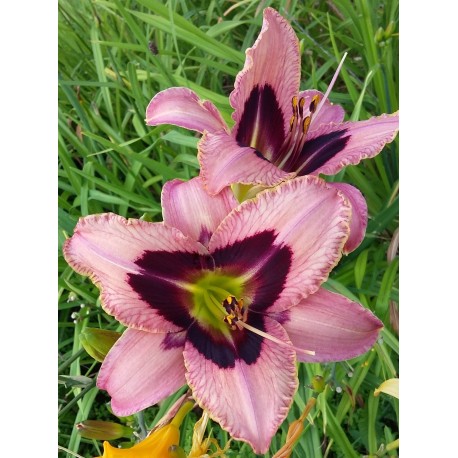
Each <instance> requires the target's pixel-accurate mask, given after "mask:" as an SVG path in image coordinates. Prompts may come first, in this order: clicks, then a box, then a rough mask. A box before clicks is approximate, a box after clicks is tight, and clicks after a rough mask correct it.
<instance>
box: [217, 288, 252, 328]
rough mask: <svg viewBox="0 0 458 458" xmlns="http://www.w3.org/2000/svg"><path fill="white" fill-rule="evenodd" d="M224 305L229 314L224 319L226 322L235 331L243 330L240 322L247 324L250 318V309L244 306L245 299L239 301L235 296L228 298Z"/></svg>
mask: <svg viewBox="0 0 458 458" xmlns="http://www.w3.org/2000/svg"><path fill="white" fill-rule="evenodd" d="M222 305H223V307H224V310H226V313H227V315H226V316H225V317H224V322H225V323H227V324H228V325H229V327H230V328H231V329H232V330H233V331H235V330H236V329H243V327H242V326H241V325H240V321H242V322H245V321H246V320H247V318H248V309H247V308H246V307H245V306H244V305H243V299H240V300H237V299H236V298H235V297H234V296H227V297H226V299H224V301H223V304H222Z"/></svg>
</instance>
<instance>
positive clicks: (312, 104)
mask: <svg viewBox="0 0 458 458" xmlns="http://www.w3.org/2000/svg"><path fill="white" fill-rule="evenodd" d="M319 101H320V96H319V95H318V94H317V95H314V96H313V98H312V101H311V102H310V106H309V110H310V113H312V114H313V113H315V110H316V107H317V106H318V102H319Z"/></svg>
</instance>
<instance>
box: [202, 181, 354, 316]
mask: <svg viewBox="0 0 458 458" xmlns="http://www.w3.org/2000/svg"><path fill="white" fill-rule="evenodd" d="M350 217H351V209H350V205H349V203H348V202H347V200H346V199H345V198H344V197H343V196H342V195H341V194H340V193H339V192H338V191H337V190H336V189H331V188H330V187H328V186H327V184H326V182H325V181H324V180H321V179H319V178H317V177H312V176H306V177H299V178H295V179H293V180H290V181H287V182H286V183H282V184H281V185H279V186H277V187H276V188H274V189H271V190H266V191H263V192H261V193H260V194H258V195H257V197H256V198H255V199H252V200H248V201H245V202H243V203H242V204H241V205H240V207H238V210H237V211H234V212H232V213H230V214H229V215H228V217H227V218H226V219H224V220H223V222H222V223H221V225H220V226H219V227H218V229H217V230H216V231H215V232H214V234H213V237H212V239H211V240H210V244H209V251H210V252H211V253H213V252H215V250H217V249H223V248H225V247H228V246H232V245H234V244H235V243H236V242H238V241H241V240H244V239H247V238H249V237H253V240H256V239H257V238H258V239H259V234H262V233H266V232H271V233H273V234H275V239H274V240H275V241H274V245H273V246H272V247H271V248H269V250H268V251H265V250H264V252H265V254H264V255H263V256H262V257H260V258H259V260H257V262H256V263H254V262H253V263H252V265H253V264H254V267H252V268H251V269H250V270H249V271H248V272H246V273H245V274H244V275H245V276H246V277H247V281H249V280H248V279H250V278H251V279H252V280H253V281H254V282H256V281H257V280H256V275H257V273H258V272H261V271H263V270H265V269H267V270H269V269H270V270H272V271H275V269H276V268H277V267H278V266H276V265H272V266H271V267H270V265H269V262H270V260H271V259H272V260H273V261H272V264H275V263H276V262H277V261H274V260H275V259H277V258H276V255H277V254H278V252H279V250H280V249H281V250H282V252H283V253H284V252H285V247H286V250H287V251H288V252H289V253H290V254H289V255H288V260H289V264H287V266H286V267H287V272H288V273H287V277H286V280H285V282H284V285H283V289H282V291H281V292H279V296H278V299H277V300H276V301H275V303H274V304H273V305H272V306H271V307H270V308H269V311H275V310H282V309H286V308H289V307H291V306H292V305H294V304H296V303H298V302H299V301H300V300H301V299H302V298H304V297H307V296H308V295H309V294H313V293H314V292H315V291H316V290H317V289H318V288H319V286H320V285H321V283H323V282H324V281H325V280H326V279H327V277H328V274H329V272H330V271H331V269H332V268H333V267H334V266H335V265H336V264H337V262H338V261H339V259H340V257H341V256H342V248H343V246H344V243H345V242H346V240H347V237H348V233H349V223H350ZM256 234H258V237H254V236H255V235H256ZM226 251H228V250H226ZM243 256H244V254H243V253H237V252H236V253H234V254H232V258H233V259H232V263H233V265H236V264H237V262H238V259H240V260H241V263H245V264H246V262H245V260H244V259H243ZM283 264H284V263H283ZM281 267H282V268H283V267H284V266H283V265H282V266H281ZM256 294H258V293H256Z"/></svg>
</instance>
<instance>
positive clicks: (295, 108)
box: [291, 95, 297, 116]
mask: <svg viewBox="0 0 458 458" xmlns="http://www.w3.org/2000/svg"><path fill="white" fill-rule="evenodd" d="M291 105H292V106H293V114H294V116H297V95H295V96H294V97H293V98H292V100H291Z"/></svg>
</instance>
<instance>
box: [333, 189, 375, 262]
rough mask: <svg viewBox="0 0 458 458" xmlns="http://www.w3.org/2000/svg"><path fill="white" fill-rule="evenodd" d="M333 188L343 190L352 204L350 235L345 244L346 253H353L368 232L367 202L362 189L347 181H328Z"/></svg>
mask: <svg viewBox="0 0 458 458" xmlns="http://www.w3.org/2000/svg"><path fill="white" fill-rule="evenodd" d="M328 186H330V187H331V188H335V189H338V190H339V191H342V192H343V194H344V195H345V197H346V198H347V199H348V200H349V201H350V204H351V210H352V211H351V223H350V237H349V238H348V240H347V243H346V244H345V246H344V253H345V254H348V253H351V252H352V251H353V250H356V248H358V247H359V245H360V244H361V242H362V241H363V239H364V236H365V234H366V227H367V203H366V199H365V198H364V196H363V195H362V194H361V191H360V190H359V189H357V188H355V187H354V186H352V185H350V184H347V183H328Z"/></svg>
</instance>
